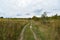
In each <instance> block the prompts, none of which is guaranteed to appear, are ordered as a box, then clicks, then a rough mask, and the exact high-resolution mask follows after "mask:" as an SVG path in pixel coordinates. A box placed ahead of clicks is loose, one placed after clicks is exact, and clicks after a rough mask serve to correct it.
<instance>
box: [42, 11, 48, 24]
mask: <svg viewBox="0 0 60 40" xmlns="http://www.w3.org/2000/svg"><path fill="white" fill-rule="evenodd" d="M41 19H42V22H43V23H44V24H45V23H46V21H47V13H46V12H44V13H43V14H42V16H41Z"/></svg>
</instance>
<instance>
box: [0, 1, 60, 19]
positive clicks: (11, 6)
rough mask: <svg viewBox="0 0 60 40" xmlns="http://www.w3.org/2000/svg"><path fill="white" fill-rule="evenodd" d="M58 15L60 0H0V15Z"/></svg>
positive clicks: (20, 16)
mask: <svg viewBox="0 0 60 40" xmlns="http://www.w3.org/2000/svg"><path fill="white" fill-rule="evenodd" d="M44 12H46V13H47V15H48V16H52V15H55V14H58V15H60V0H0V17H1V16H3V17H5V18H29V17H32V16H38V17H40V16H41V15H42V14H43V13H44Z"/></svg>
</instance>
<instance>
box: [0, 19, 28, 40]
mask: <svg viewBox="0 0 60 40" xmlns="http://www.w3.org/2000/svg"><path fill="white" fill-rule="evenodd" d="M27 23H28V21H26V20H16V19H15V20H11V19H0V40H17V38H18V36H19V34H20V32H21V30H22V29H23V27H24V26H25V25H26V24H27Z"/></svg>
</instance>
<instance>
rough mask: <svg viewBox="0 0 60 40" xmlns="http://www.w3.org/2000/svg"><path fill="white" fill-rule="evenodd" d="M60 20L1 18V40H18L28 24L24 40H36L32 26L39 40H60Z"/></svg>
mask: <svg viewBox="0 0 60 40" xmlns="http://www.w3.org/2000/svg"><path fill="white" fill-rule="evenodd" d="M59 18H60V17H59ZM59 18H57V19H56V18H52V17H51V18H49V19H47V20H45V19H41V18H35V19H34V18H32V19H30V18H29V19H27V18H25V19H24V18H22V19H21V18H0V40H18V38H19V36H20V33H21V31H22V29H23V28H24V27H25V25H27V24H28V23H29V25H27V27H26V29H25V31H24V34H23V35H24V36H23V40H35V39H34V36H33V33H32V32H31V29H30V25H31V24H32V30H33V32H34V33H35V34H36V36H37V38H38V39H39V40H60V19H59ZM37 19H38V20H37ZM31 22H32V23H31Z"/></svg>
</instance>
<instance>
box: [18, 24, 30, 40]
mask: <svg viewBox="0 0 60 40" xmlns="http://www.w3.org/2000/svg"><path fill="white" fill-rule="evenodd" d="M27 25H29V24H27ZM27 25H25V27H24V28H23V29H22V31H21V34H20V37H19V38H18V40H23V36H24V35H23V34H24V31H25V29H26V27H27Z"/></svg>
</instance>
